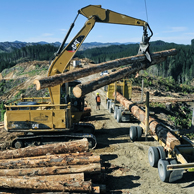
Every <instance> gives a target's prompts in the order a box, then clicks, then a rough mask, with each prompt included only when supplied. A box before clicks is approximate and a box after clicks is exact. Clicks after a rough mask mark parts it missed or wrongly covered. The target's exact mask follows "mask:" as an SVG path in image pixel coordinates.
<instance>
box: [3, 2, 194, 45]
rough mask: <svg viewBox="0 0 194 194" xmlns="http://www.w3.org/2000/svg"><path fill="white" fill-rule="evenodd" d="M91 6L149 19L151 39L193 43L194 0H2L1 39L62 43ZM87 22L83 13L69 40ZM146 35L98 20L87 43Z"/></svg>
mask: <svg viewBox="0 0 194 194" xmlns="http://www.w3.org/2000/svg"><path fill="white" fill-rule="evenodd" d="M88 5H102V8H104V9H109V10H112V11H114V12H118V13H121V14H125V15H128V16H131V17H134V18H138V19H141V20H144V21H146V22H148V23H149V25H150V27H151V29H152V31H153V33H154V35H153V37H152V38H151V40H150V41H155V40H163V41H165V42H174V43H178V44H191V39H194V22H193V18H194V17H193V16H194V12H193V9H194V1H193V0H184V1H182V0H160V1H159V0H0V42H6V41H9V42H13V41H16V40H17V41H22V42H39V41H46V42H49V43H52V42H56V41H59V42H62V41H63V39H64V37H65V35H66V33H67V31H68V29H69V27H70V25H71V23H72V22H73V21H74V19H75V17H76V15H77V12H78V10H79V9H81V8H83V7H85V6H88ZM146 7H147V14H146ZM86 21H87V18H86V17H84V16H83V15H79V17H78V19H77V20H76V23H75V27H74V29H73V31H72V33H71V34H70V36H69V39H68V40H67V42H70V41H71V39H72V38H73V37H74V36H75V35H76V34H77V33H78V32H79V31H80V29H81V28H82V26H83V25H84V23H85V22H86ZM142 34H143V28H142V27H139V26H130V25H118V24H106V23H96V24H95V26H94V28H93V29H92V31H91V32H90V33H89V35H88V36H87V38H86V39H85V41H84V42H103V43H107V42H120V43H126V42H140V41H141V37H142Z"/></svg>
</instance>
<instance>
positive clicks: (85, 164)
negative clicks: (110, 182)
mask: <svg viewBox="0 0 194 194" xmlns="http://www.w3.org/2000/svg"><path fill="white" fill-rule="evenodd" d="M88 149H89V148H88V141H87V139H85V138H84V139H82V140H76V141H71V142H64V143H55V144H49V145H43V146H37V147H27V148H21V149H17V150H5V151H1V152H0V169H1V170H0V190H1V191H2V190H3V191H4V190H5V191H6V192H8V193H9V192H10V189H19V191H20V193H25V192H24V191H26V193H30V192H31V193H36V192H39V193H40V192H59V191H60V192H62V191H63V192H64V191H65V192H67V193H68V192H70V193H72V192H82V193H103V191H104V188H105V185H103V186H102V185H94V184H93V183H96V182H94V181H95V180H94V179H93V177H95V179H97V177H98V178H102V173H101V159H100V156H94V155H93V154H92V153H90V152H89V151H88ZM97 180H98V179H97ZM102 188H103V190H102ZM100 190H101V191H100Z"/></svg>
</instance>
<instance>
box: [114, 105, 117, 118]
mask: <svg viewBox="0 0 194 194" xmlns="http://www.w3.org/2000/svg"><path fill="white" fill-rule="evenodd" d="M117 110H118V106H115V108H114V118H115V119H117Z"/></svg>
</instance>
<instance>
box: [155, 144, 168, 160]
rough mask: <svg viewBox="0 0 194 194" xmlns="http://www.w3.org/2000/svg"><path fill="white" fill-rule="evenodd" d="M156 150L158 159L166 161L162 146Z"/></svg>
mask: <svg viewBox="0 0 194 194" xmlns="http://www.w3.org/2000/svg"><path fill="white" fill-rule="evenodd" d="M157 149H158V151H159V154H160V159H166V153H165V151H164V148H163V147H162V146H158V147H157Z"/></svg>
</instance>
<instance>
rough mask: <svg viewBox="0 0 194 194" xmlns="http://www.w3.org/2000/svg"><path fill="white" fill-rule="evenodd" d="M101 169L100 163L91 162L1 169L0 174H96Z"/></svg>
mask: <svg viewBox="0 0 194 194" xmlns="http://www.w3.org/2000/svg"><path fill="white" fill-rule="evenodd" d="M100 171H101V164H100V163H92V164H87V165H70V166H53V167H40V168H24V169H22V168H20V169H1V170H0V176H37V175H38V176H40V175H41V176H42V175H44V176H45V175H58V174H70V173H81V172H83V173H88V174H94V173H95V174H96V173H99V172H100Z"/></svg>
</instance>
